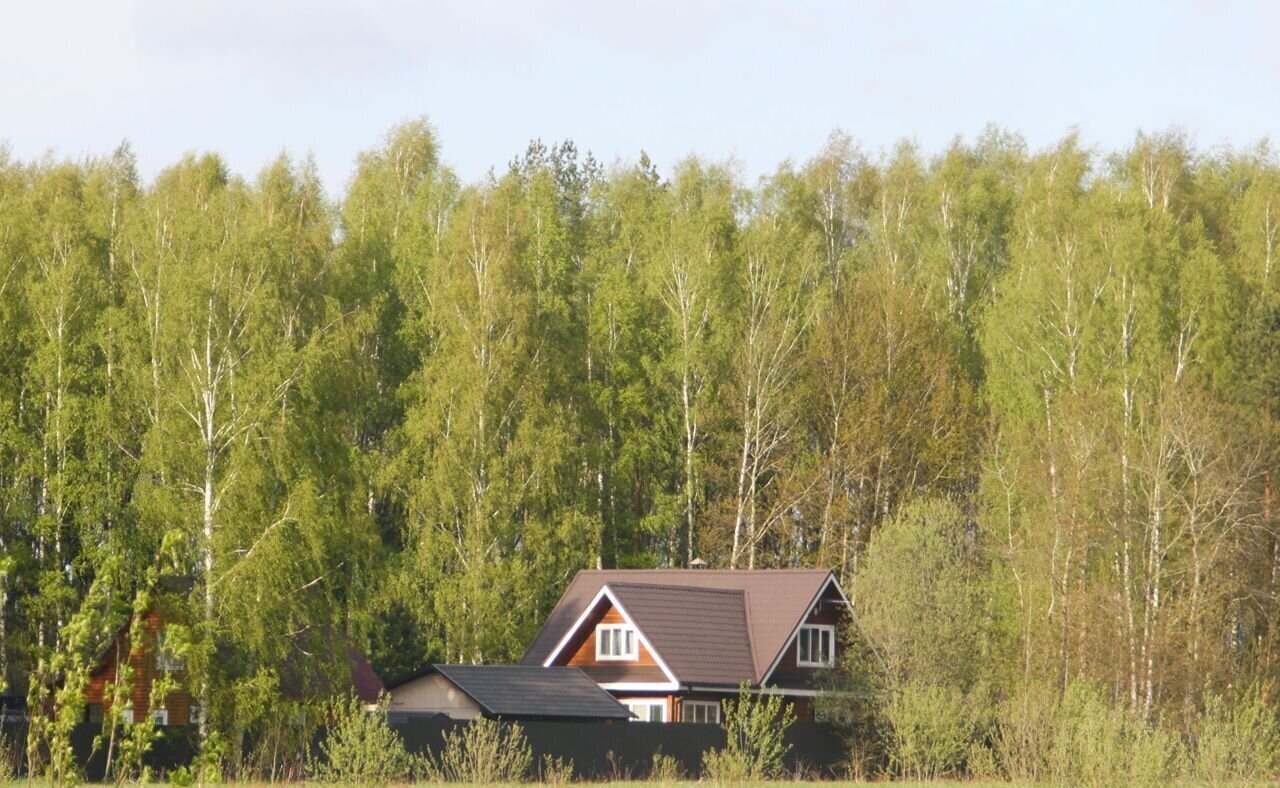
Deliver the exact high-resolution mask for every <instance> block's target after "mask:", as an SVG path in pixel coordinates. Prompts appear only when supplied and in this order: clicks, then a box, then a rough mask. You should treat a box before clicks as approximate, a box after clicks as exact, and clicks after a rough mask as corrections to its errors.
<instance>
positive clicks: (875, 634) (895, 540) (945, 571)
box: [850, 500, 991, 693]
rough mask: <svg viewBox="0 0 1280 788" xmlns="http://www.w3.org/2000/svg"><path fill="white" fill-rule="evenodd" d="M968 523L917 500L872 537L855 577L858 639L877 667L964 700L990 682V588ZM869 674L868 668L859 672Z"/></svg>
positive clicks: (945, 508)
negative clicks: (979, 684) (865, 643)
mask: <svg viewBox="0 0 1280 788" xmlns="http://www.w3.org/2000/svg"><path fill="white" fill-rule="evenodd" d="M987 582H988V581H987V578H986V576H985V570H984V567H983V565H982V562H981V553H980V549H979V546H978V545H977V543H976V541H975V537H974V533H973V531H972V528H971V523H970V521H969V519H968V518H967V517H966V516H965V514H964V512H963V511H962V510H961V509H960V507H959V506H957V505H956V504H955V503H952V502H951V501H947V500H919V501H912V502H909V503H907V504H906V505H904V506H903V507H902V509H901V510H900V511H899V514H898V516H897V517H895V518H894V519H893V520H891V521H890V522H887V523H885V524H884V525H883V526H882V527H881V529H880V530H879V531H878V532H877V533H876V535H875V536H874V537H872V540H871V544H870V546H869V547H868V548H867V552H866V555H865V557H864V558H863V559H862V568H861V570H860V571H859V572H858V575H857V576H856V577H855V578H854V586H853V587H854V599H855V600H857V601H856V608H855V613H856V615H857V621H858V626H859V632H857V633H854V634H855V636H861V635H862V634H865V637H866V638H867V639H869V641H870V645H871V647H872V648H873V649H874V653H872V654H869V655H868V654H858V653H856V652H850V653H851V655H853V656H861V657H862V658H863V660H864V661H865V658H866V657H868V656H870V657H875V658H876V659H877V660H883V662H882V663H880V664H876V665H874V666H873V667H874V668H875V669H879V670H887V671H888V672H889V676H888V678H890V679H891V680H892V681H897V682H913V683H915V684H916V685H918V686H920V687H926V686H928V687H934V688H937V687H955V688H957V689H958V690H959V691H960V692H961V693H966V692H968V691H969V690H970V688H972V687H973V686H974V685H975V684H976V683H977V682H978V681H979V680H980V679H982V678H984V677H985V674H986V669H985V668H984V660H983V659H982V658H981V657H980V655H982V654H983V653H984V652H986V651H988V649H989V648H990V647H991V640H990V637H989V627H990V623H989V622H990V615H989V613H988V611H987V609H986V599H987V594H988V587H987V586H986V583H987ZM858 669H860V670H863V671H865V670H866V668H865V667H862V668H858Z"/></svg>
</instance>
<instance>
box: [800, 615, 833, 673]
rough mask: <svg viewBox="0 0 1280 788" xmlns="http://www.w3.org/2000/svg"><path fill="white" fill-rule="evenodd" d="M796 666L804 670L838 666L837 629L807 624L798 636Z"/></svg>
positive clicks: (823, 625) (801, 628)
mask: <svg viewBox="0 0 1280 788" xmlns="http://www.w3.org/2000/svg"><path fill="white" fill-rule="evenodd" d="M796 664H797V665H799V666H800V667H802V668H829V667H831V666H832V665H835V664H836V628H835V627H832V626H827V625H825V624H806V625H805V626H802V627H800V632H799V634H797V635H796Z"/></svg>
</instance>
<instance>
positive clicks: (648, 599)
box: [608, 583, 758, 686]
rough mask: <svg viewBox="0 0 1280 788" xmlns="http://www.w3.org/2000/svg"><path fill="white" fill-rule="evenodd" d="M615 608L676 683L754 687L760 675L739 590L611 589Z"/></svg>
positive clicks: (636, 585)
mask: <svg viewBox="0 0 1280 788" xmlns="http://www.w3.org/2000/svg"><path fill="white" fill-rule="evenodd" d="M608 586H609V590H610V591H612V592H613V595H614V598H616V599H617V600H618V604H619V605H621V607H622V608H623V609H624V610H625V611H626V613H627V616H628V617H629V618H630V619H631V622H632V623H633V624H635V625H636V627H637V628H638V629H639V630H640V631H641V632H643V633H644V636H645V637H646V638H648V639H649V642H650V643H651V644H652V645H653V648H654V650H655V651H657V652H658V654H659V655H660V656H661V657H662V659H663V661H664V662H665V663H666V665H667V667H668V668H670V669H671V672H672V673H673V674H675V676H676V679H677V680H678V681H681V682H684V683H687V684H692V683H697V684H728V685H730V686H734V685H737V684H741V683H742V682H744V681H745V682H748V683H752V682H754V681H755V679H756V675H757V673H758V671H757V669H756V665H755V657H754V655H753V653H752V650H751V637H750V635H749V632H748V629H747V603H746V592H745V591H741V590H738V589H723V588H689V587H686V586H669V585H649V584H642V583H609V584H608Z"/></svg>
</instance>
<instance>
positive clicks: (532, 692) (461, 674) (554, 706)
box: [419, 665, 632, 720]
mask: <svg viewBox="0 0 1280 788" xmlns="http://www.w3.org/2000/svg"><path fill="white" fill-rule="evenodd" d="M432 671H434V672H436V673H439V674H440V675H442V676H444V677H445V678H446V679H448V680H449V681H450V682H452V683H453V684H454V686H456V687H457V688H458V689H460V690H462V691H463V692H464V693H466V694H467V696H468V697H470V698H471V699H472V700H474V701H475V702H476V703H477V704H479V706H480V708H481V709H482V710H483V711H484V713H485V714H487V715H490V716H494V717H544V718H545V717H571V718H575V719H593V720H626V719H630V718H631V716H632V715H631V712H630V711H627V708H626V707H625V706H623V705H622V704H621V703H618V701H616V700H614V698H613V696H612V695H610V694H609V693H607V692H605V691H604V690H602V689H600V686H599V685H598V684H596V683H595V682H594V681H592V680H591V679H590V678H588V677H587V674H585V673H583V672H582V671H581V670H578V669H577V668H570V667H564V668H544V667H541V666H538V667H529V666H523V665H432V666H431V667H430V669H429V670H428V671H424V672H423V673H420V674H419V675H423V674H424V673H426V672H432Z"/></svg>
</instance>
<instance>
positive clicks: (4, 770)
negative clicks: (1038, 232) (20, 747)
mask: <svg viewBox="0 0 1280 788" xmlns="http://www.w3.org/2000/svg"><path fill="white" fill-rule="evenodd" d="M17 777H18V752H17V749H16V748H15V747H14V746H13V743H12V742H10V741H9V737H8V736H5V735H4V733H2V732H0V785H4V784H5V783H8V782H10V781H12V780H15V779H17Z"/></svg>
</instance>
